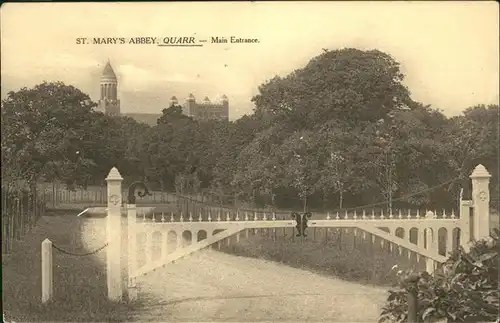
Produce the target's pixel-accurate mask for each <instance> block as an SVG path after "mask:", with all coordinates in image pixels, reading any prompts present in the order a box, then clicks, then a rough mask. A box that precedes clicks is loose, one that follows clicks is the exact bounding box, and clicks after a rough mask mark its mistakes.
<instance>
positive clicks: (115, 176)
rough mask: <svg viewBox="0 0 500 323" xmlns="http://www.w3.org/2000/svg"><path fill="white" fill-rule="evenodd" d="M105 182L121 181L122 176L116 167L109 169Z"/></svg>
mask: <svg viewBox="0 0 500 323" xmlns="http://www.w3.org/2000/svg"><path fill="white" fill-rule="evenodd" d="M106 181H123V177H122V175H120V172H119V171H118V169H116V167H113V168H111V170H110V171H109V174H108V177H106Z"/></svg>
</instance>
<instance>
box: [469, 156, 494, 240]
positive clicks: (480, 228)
mask: <svg viewBox="0 0 500 323" xmlns="http://www.w3.org/2000/svg"><path fill="white" fill-rule="evenodd" d="M469 177H470V178H471V179H472V205H473V207H474V218H473V237H474V239H475V240H480V239H484V238H486V237H489V235H490V209H489V208H490V205H489V204H490V190H489V183H490V177H491V175H490V173H488V171H487V170H486V168H484V166H483V165H481V164H479V165H477V166H476V168H474V171H473V172H472V174H471V175H470V176H469Z"/></svg>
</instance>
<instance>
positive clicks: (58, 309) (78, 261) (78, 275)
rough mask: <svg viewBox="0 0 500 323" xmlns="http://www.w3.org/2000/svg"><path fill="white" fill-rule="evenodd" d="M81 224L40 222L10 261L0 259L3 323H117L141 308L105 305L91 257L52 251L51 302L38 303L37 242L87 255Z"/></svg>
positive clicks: (101, 278)
mask: <svg viewBox="0 0 500 323" xmlns="http://www.w3.org/2000/svg"><path fill="white" fill-rule="evenodd" d="M84 221H85V218H78V217H75V216H74V215H73V214H72V215H69V216H68V215H60V214H59V215H58V214H54V215H52V216H44V217H42V218H40V220H39V222H38V223H37V225H36V226H35V227H34V228H33V230H32V232H31V233H28V234H27V236H26V237H25V238H24V239H23V240H22V241H18V242H17V243H16V244H15V245H14V248H13V250H12V252H11V253H10V254H9V255H3V257H2V300H3V312H4V314H5V317H6V319H7V321H16V322H41V321H51V322H55V321H57V322H121V321H127V320H129V319H130V318H131V313H132V312H133V310H134V308H136V307H138V306H141V304H140V303H134V304H133V305H129V304H120V303H114V302H111V301H108V299H107V287H106V268H105V265H104V264H101V263H99V262H98V260H97V258H96V256H93V255H91V256H85V257H75V256H69V255H65V254H62V253H60V252H59V251H57V250H55V249H53V261H54V299H53V300H52V301H51V302H49V303H48V304H42V303H41V255H40V250H41V242H42V241H43V240H44V239H45V238H49V239H50V240H51V241H52V242H53V243H54V244H56V245H57V246H58V247H61V248H63V249H65V250H68V251H71V252H75V253H85V252H88V250H85V249H84V248H83V244H82V242H81V239H80V228H81V226H82V224H83V222H84ZM101 252H105V251H104V250H103V251H101Z"/></svg>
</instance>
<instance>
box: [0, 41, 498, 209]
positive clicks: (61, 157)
mask: <svg viewBox="0 0 500 323" xmlns="http://www.w3.org/2000/svg"><path fill="white" fill-rule="evenodd" d="M403 80H404V75H403V74H402V73H401V70H400V68H399V63H398V62H397V61H396V60H395V59H394V58H393V57H391V56H390V55H388V54H386V53H382V52H380V51H377V50H373V51H362V50H357V49H350V48H348V49H341V50H334V51H327V52H325V53H322V54H321V55H319V56H317V57H314V58H313V59H311V61H310V62H308V63H307V64H306V65H305V66H303V67H302V68H299V69H297V70H295V71H292V72H291V73H290V74H289V75H287V76H284V77H274V78H272V79H271V80H269V81H268V82H265V83H264V84H262V85H261V86H260V87H259V93H258V94H257V95H256V96H255V97H254V98H253V102H254V103H255V111H254V113H253V114H252V115H250V116H244V117H243V118H241V119H239V120H236V121H234V122H228V121H215V120H212V121H197V120H193V118H191V117H188V116H186V115H184V114H183V113H182V107H181V106H178V105H172V106H170V107H168V108H165V109H164V110H163V113H162V116H161V117H160V118H159V119H158V121H157V124H156V125H154V126H148V125H145V124H139V123H137V122H136V121H134V120H132V119H130V118H126V117H108V116H105V115H103V114H102V113H98V112H95V111H93V107H94V106H95V103H93V102H91V101H90V100H89V97H88V95H86V94H84V93H82V92H81V91H79V90H78V89H76V88H74V87H72V86H67V85H64V84H62V83H43V84H40V85H38V86H36V87H34V88H33V89H21V90H19V91H17V92H11V93H10V94H9V96H8V97H7V98H6V99H5V100H3V101H2V162H3V165H4V167H2V171H3V177H4V178H6V177H8V176H10V177H11V178H20V177H23V178H31V179H43V180H56V179H57V180H62V181H65V182H67V183H68V184H76V185H85V184H86V183H90V182H94V183H98V182H102V180H103V178H104V177H105V176H106V174H107V172H109V169H110V168H111V167H113V166H116V167H118V169H119V170H120V172H121V173H122V174H123V176H124V177H125V179H126V180H130V181H132V180H138V179H146V180H147V181H149V182H150V183H158V184H159V185H161V187H163V188H164V189H169V190H175V189H176V181H177V183H178V185H180V184H179V183H181V182H182V181H188V178H189V181H193V180H194V179H195V178H196V179H197V180H196V181H197V182H199V188H198V189H197V190H200V191H205V192H206V191H217V195H219V196H220V195H224V196H231V197H236V198H238V199H239V200H241V201H246V202H251V203H260V205H262V204H272V205H273V206H275V207H286V208H297V209H299V208H300V209H302V208H304V206H305V207H307V208H309V209H311V208H313V209H314V208H330V209H332V208H345V207H355V206H360V205H363V204H372V203H377V202H380V201H387V203H386V205H385V206H389V207H396V208H397V207H409V206H419V207H422V208H429V209H433V208H448V207H452V206H455V203H456V198H457V194H458V192H459V187H458V186H457V185H459V181H458V180H460V179H464V180H468V176H469V175H470V173H471V171H472V169H473V167H475V166H476V165H477V164H479V163H481V164H483V165H485V166H486V168H487V169H488V170H489V171H490V172H491V173H492V175H493V177H492V179H491V183H492V186H491V187H492V193H491V194H490V195H491V196H492V198H495V196H496V195H498V185H497V183H498V180H497V179H498V175H499V174H498V171H497V165H498V122H497V121H498V120H499V118H498V105H494V106H493V105H492V106H483V105H478V106H474V107H471V108H469V109H467V110H465V111H464V113H463V115H460V116H457V117H453V118H447V117H445V116H444V115H443V114H442V113H441V112H440V111H439V110H438V109H434V108H431V106H429V105H425V104H422V103H420V102H415V101H413V100H412V99H411V96H410V92H409V90H408V89H407V88H406V87H405V85H404V84H403ZM453 179H455V180H456V181H451V182H450V184H447V185H441V186H439V185H440V184H441V183H443V182H448V181H450V180H453ZM155 185H156V184H155ZM178 185H177V186H178ZM196 185H198V184H196ZM436 186H438V187H436ZM421 192H422V193H421ZM382 206H384V205H382Z"/></svg>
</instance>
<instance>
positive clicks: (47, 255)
mask: <svg viewBox="0 0 500 323" xmlns="http://www.w3.org/2000/svg"><path fill="white" fill-rule="evenodd" d="M53 293H54V287H53V276H52V242H51V241H50V240H49V239H48V238H47V239H45V240H43V242H42V303H46V302H48V301H49V300H50V299H51V298H52V295H53Z"/></svg>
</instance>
